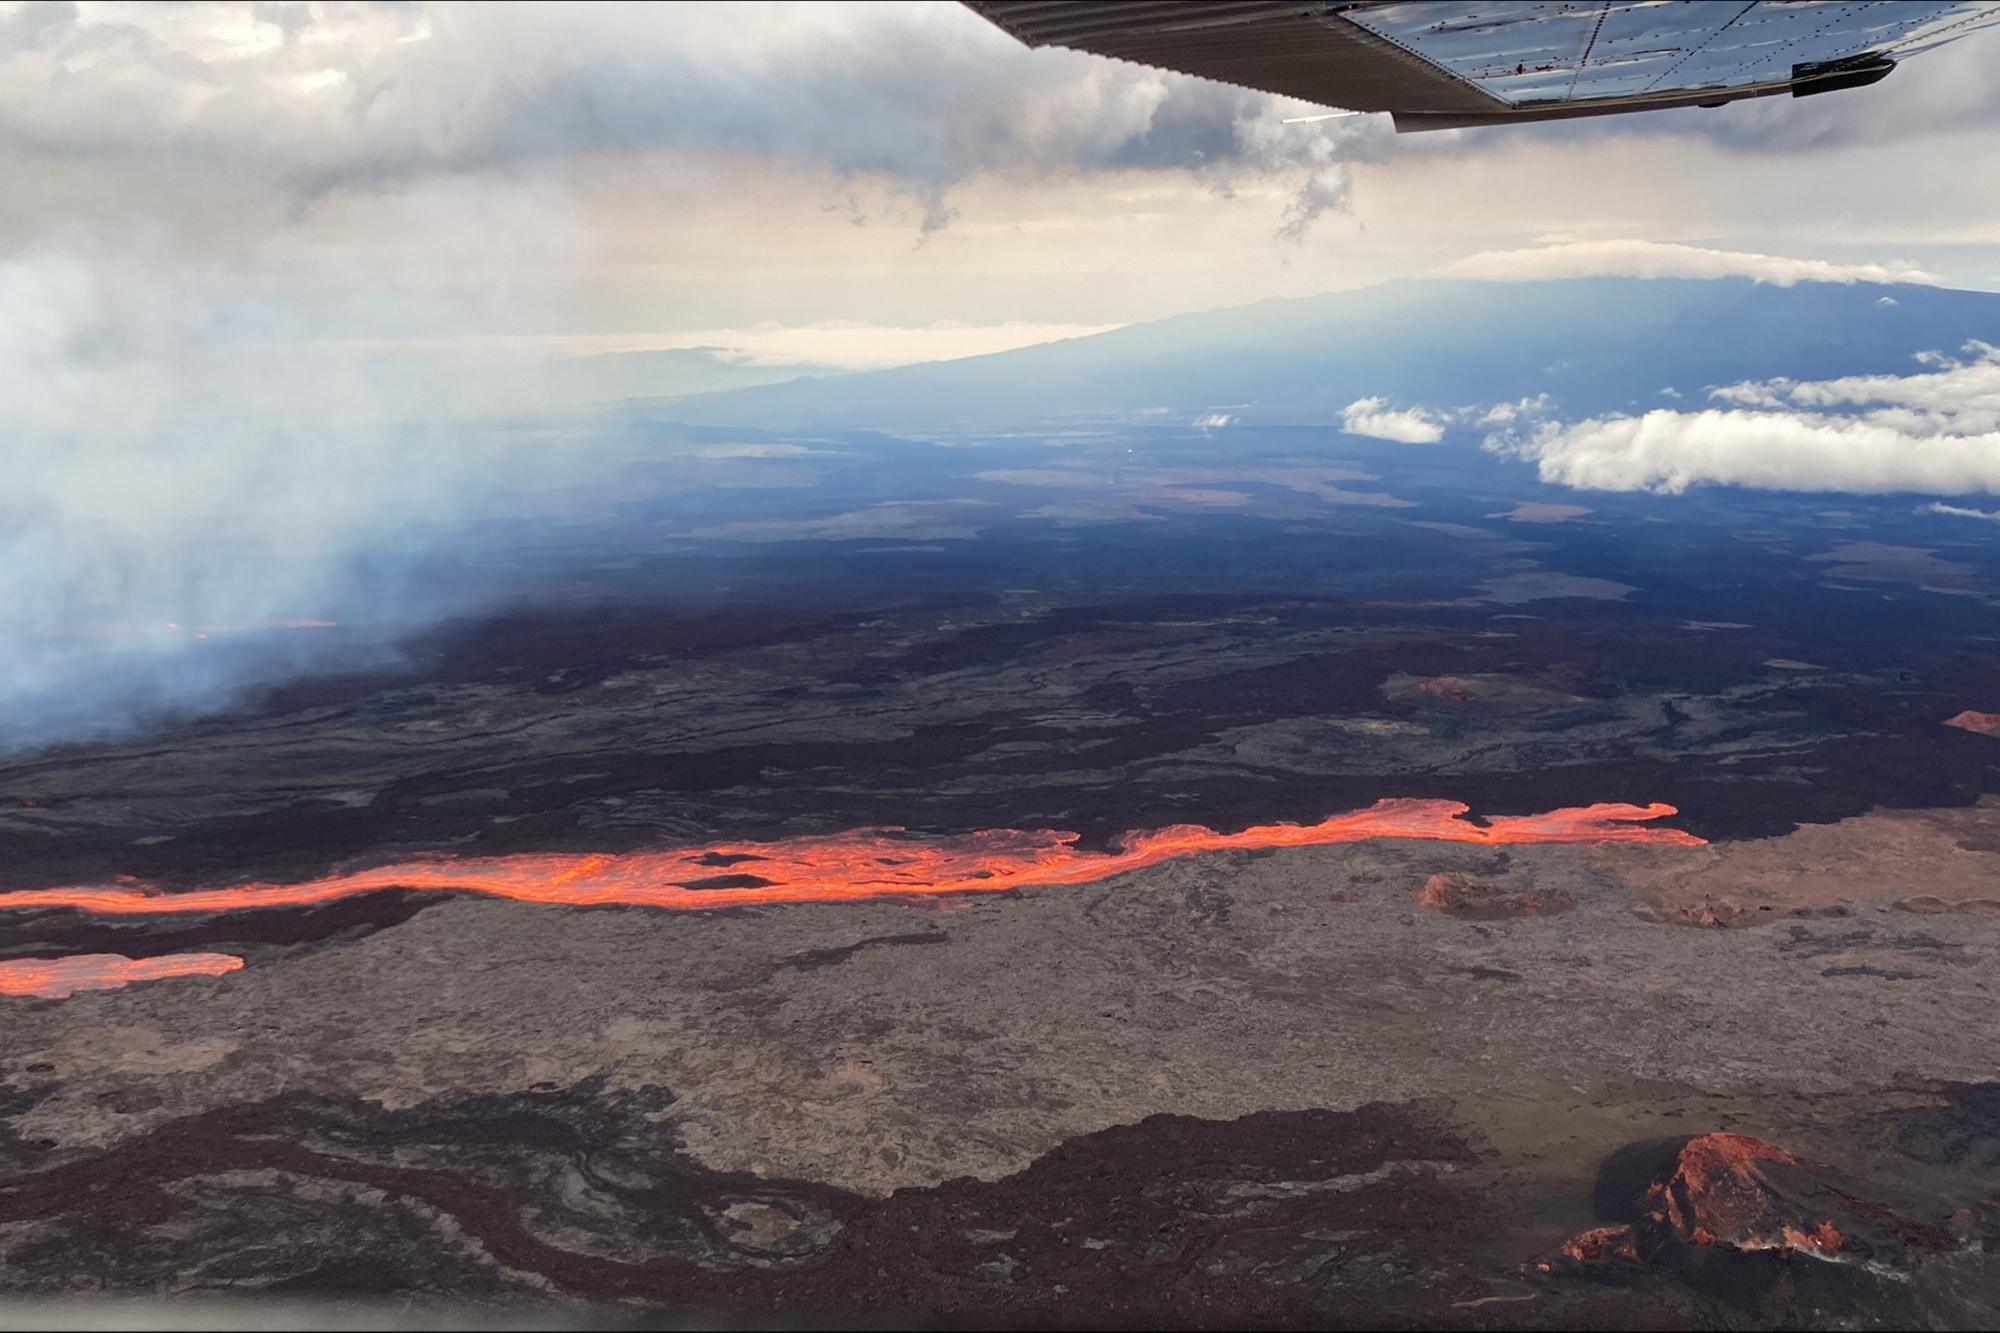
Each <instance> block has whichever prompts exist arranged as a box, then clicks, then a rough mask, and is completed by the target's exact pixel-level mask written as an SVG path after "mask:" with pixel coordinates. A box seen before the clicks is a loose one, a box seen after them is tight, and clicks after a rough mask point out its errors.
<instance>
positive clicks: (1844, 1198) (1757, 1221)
mask: <svg viewBox="0 0 2000 1333" xmlns="http://www.w3.org/2000/svg"><path fill="white" fill-rule="evenodd" d="M1594 1202H1595V1203H1596V1206H1597V1210H1598V1213H1599V1216H1601V1217H1604V1218H1605V1219H1606V1220H1607V1222H1609V1223H1610V1225H1606V1226H1602V1227H1595V1228H1592V1229H1591V1230H1589V1231H1585V1232H1582V1233H1580V1234H1578V1235H1576V1236H1574V1237H1572V1238H1571V1239H1570V1240H1568V1241H1567V1242H1565V1243H1564V1245H1563V1247H1562V1251H1561V1262H1564V1263H1566V1264H1568V1265H1573V1266H1581V1267H1583V1268H1604V1267H1607V1266H1633V1265H1647V1266H1650V1265H1662V1266H1666V1267H1670V1268H1676V1269H1681V1270H1686V1269H1688V1268H1689V1267H1690V1264H1691V1262H1692V1263H1694V1266H1696V1267H1699V1263H1698V1262H1695V1261H1698V1260H1699V1257H1700V1256H1699V1253H1698V1252H1701V1251H1714V1252H1722V1253H1727V1254H1734V1255H1775V1256H1776V1257H1778V1258H1780V1259H1783V1260H1786V1261H1789V1260H1791V1259H1792V1258H1794V1257H1795V1256H1796V1257H1803V1258H1810V1259H1816V1260H1832V1261H1843V1262H1850V1263H1861V1264H1867V1265H1870V1266H1874V1267H1878V1268H1879V1267H1881V1266H1884V1265H1886V1266H1889V1267H1893V1268H1903V1267H1908V1266H1909V1265H1910V1264H1911V1263H1912V1262H1913V1261H1914V1260H1915V1259H1917V1258H1919V1257H1921V1256H1923V1255H1925V1254H1938V1253H1944V1252H1947V1251H1952V1250H1957V1249H1961V1248H1964V1247H1965V1240H1964V1238H1963V1237H1960V1236H1956V1235H1954V1234H1953V1232H1952V1231H1951V1230H1948V1229H1947V1228H1945V1227H1942V1226H1934V1225H1932V1224H1930V1223H1927V1222H1922V1221H1914V1220H1911V1219H1909V1218H1906V1217H1902V1216H1899V1215H1898V1214H1897V1213H1896V1212H1894V1211H1893V1210H1892V1209H1890V1208H1888V1207H1886V1206H1884V1205H1883V1204H1881V1203H1878V1202H1875V1201H1873V1200H1870V1199H1866V1198H1862V1197H1860V1196H1859V1195H1857V1194H1856V1193H1854V1192H1853V1191H1852V1190H1851V1189H1850V1188H1845V1187H1843V1186H1842V1185H1841V1184H1839V1183H1837V1182H1836V1181H1835V1180H1834V1179H1833V1178H1832V1176H1831V1174H1830V1173H1828V1172H1826V1171H1824V1170H1823V1169H1821V1168H1819V1167H1816V1166H1813V1165H1812V1164H1810V1163H1808V1162H1806V1161H1804V1160H1803V1159H1801V1158H1799V1157H1796V1156H1794V1155H1793V1154H1792V1153H1789V1152H1787V1151H1786V1150H1784V1149H1783V1148H1780V1147H1778V1146H1776V1145H1775V1144H1771V1143H1766V1142H1764V1141H1763V1140H1762V1139H1754V1138H1750V1137H1748V1136H1746V1135H1742V1134H1722V1133H1718V1134H1701V1135H1697V1136H1695V1137H1693V1138H1689V1139H1670V1140H1664V1141H1657V1142H1651V1143H1641V1144H1635V1145H1633V1146H1632V1147H1629V1148H1625V1149H1622V1150H1620V1151H1619V1152H1617V1153H1614V1154H1612V1156H1611V1157H1610V1158H1609V1159H1607V1160H1606V1162H1605V1164H1604V1168H1603V1170H1602V1171H1601V1173H1600V1174H1599V1178H1598V1185H1597V1192H1596V1197H1595V1200H1594ZM1543 1267H1544V1270H1545V1271H1547V1270H1548V1269H1549V1268H1550V1267H1551V1266H1550V1265H1544V1266H1543Z"/></svg>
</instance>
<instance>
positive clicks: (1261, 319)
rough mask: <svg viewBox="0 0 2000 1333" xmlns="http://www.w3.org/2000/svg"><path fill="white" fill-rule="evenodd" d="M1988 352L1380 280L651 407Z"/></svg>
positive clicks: (981, 403)
mask: <svg viewBox="0 0 2000 1333" xmlns="http://www.w3.org/2000/svg"><path fill="white" fill-rule="evenodd" d="M1975 338H1976V339H1982V340H1985V341H1990V342H2000V294H1994V293H1990V292H1967V291H1954V290H1949V289H1944V288H1936V287H1921V286H1912V285H1907V284H1899V285H1894V286H1885V285H1878V284H1869V283H1853V284H1834V283H1800V284H1798V285H1797V286H1793V287H1774V286H1764V285H1759V284H1756V283H1753V282H1751V281H1750V280H1748V279H1743V278H1724V279H1676V278H1655V279H1642V278H1579V279H1569V280H1562V281H1549V282H1519V283H1498V282H1470V281H1408V282H1392V283H1387V284H1384V285H1382V286H1379V287H1372V288H1367V289H1365V290H1361V291H1353V292H1340V293H1335V294H1333V295H1327V296H1312V297H1304V298H1297V299H1276V300H1268V301H1260V302H1258V303H1256V304H1254V305H1247V306H1239V307H1236V308H1234V309H1228V310H1215V311H1208V312H1205V313H1202V314H1194V315H1181V316H1176V317H1175V318H1172V319H1164V320H1160V321H1158V322H1156V323H1151V324H1141V325H1135V326H1133V327H1130V328H1125V329H1119V330H1117V331H1115V332H1111V333H1102V334H1097V335H1095V336H1093V337H1088V338H1075V339H1070V340H1068V341H1065V342H1058V343H1045V344H1042V345H1040V346H1036V347H1027V348H1022V349H1019V350H1017V351H1011V352H1000V353H996V354H994V355H991V356H980V357H969V358H966V359H963V360H957V361H941V362H930V363H927V364H923V365H915V366H904V367H900V368H898V369H895V370H883V371H873V372H869V373H865V374H855V375H844V376H840V377H838V378H835V379H799V380H792V381H790V382H787V383H783V384H775V385H767V386H763V387H759V388H751V389H744V390H739V391H733V392H727V393H710V394H702V395H699V396H692V397H687V398H682V399H680V400H678V401H676V402H674V403H672V404H669V405H667V410H668V412H669V413H670V414H671V415H673V416H674V417H675V418H677V419H679V420H683V421H687V422H690V423H696V424H711V425H739V426H760V427H767V428H773V429H787V428H789V429H814V428H829V427H839V426H852V427H876V428H887V429H897V428H903V429H909V428H922V427H927V426H929V427H943V426H955V427H966V426H977V425H981V424H989V425H994V426H1019V425H1022V424H1026V423H1029V422H1033V421H1037V420H1043V421H1045V420H1048V419H1052V418H1063V417H1075V416H1093V417H1103V416H1110V415H1124V414H1134V413H1143V412H1148V411H1158V410H1161V409H1164V410H1165V411H1166V412H1168V413H1176V414H1198V413H1204V412H1212V411H1217V410H1229V411H1233V412H1235V413H1236V414H1237V415H1238V416H1239V417H1240V419H1242V420H1246V421H1252V422H1254V421H1260V420H1261V421H1326V420H1329V419H1330V418H1331V417H1332V416H1333V415H1334V414H1336V413H1338V411H1339V409H1340V408H1342V407H1344V406H1345V405H1347V404H1348V403H1351V402H1353V401H1354V400H1356V399H1357V398H1364V397H1375V396H1379V397H1385V398H1388V399H1390V400H1392V402H1395V403H1398V404H1411V403H1425V404H1430V405H1433V406H1455V405H1470V404H1484V403H1494V402H1500V401H1506V400H1510V399H1517V398H1522V397H1530V396H1533V395H1535V394H1538V393H1548V394H1550V395H1551V396H1552V397H1554V398H1555V399H1556V400H1557V402H1558V404H1559V405H1560V407H1561V409H1562V410H1563V411H1564V412H1565V413H1566V414H1571V415H1575V414H1580V413H1596V412H1608V411H1634V410H1643V409H1644V408H1648V407H1657V406H1662V405H1666V404H1667V403H1669V402H1670V401H1672V399H1671V398H1670V396H1663V395H1662V390H1665V389H1672V390H1675V391H1676V392H1678V393H1679V394H1680V395H1682V397H1681V399H1680V402H1681V403H1682V404H1683V405H1685V404H1687V403H1689V402H1692V401H1698V400H1699V399H1700V398H1701V396H1702V392H1703V390H1704V389H1706V388H1707V387H1709V386H1713V385H1720V384H1730V383H1735V382H1737V381H1739V380H1744V379H1764V378H1769V377H1772V376H1778V375H1788V376H1791V377H1793V378H1799V379H1807V378H1811V379H1819V378H1826V377H1829V376H1835V375H1846V374H1859V373H1892V374H1903V373H1908V372H1910V371H1912V370H1914V369H1916V368H1917V367H1916V366H1915V365H1914V364H1913V363H1912V361H1911V357H1912V356H1913V355H1914V354H1915V353H1917V352H1922V351H1927V350H1940V351H1945V352H1952V351H1955V350H1957V349H1958V348H1959V347H1960V346H1961V345H1962V344H1964V343H1965V342H1966V341H1967V340H1968V339H1975Z"/></svg>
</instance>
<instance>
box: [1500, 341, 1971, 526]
mask: <svg viewBox="0 0 2000 1333" xmlns="http://www.w3.org/2000/svg"><path fill="white" fill-rule="evenodd" d="M1929 359H1930V360H1931V361H1932V362H1933V363H1934V364H1935V365H1936V366H1937V368H1936V369H1934V370H1930V371H1927V372H1923V373H1919V374H1913V375H1901V376H1898V375H1858V376H1847V377H1843V378H1840V379H1832V380H1821V381H1805V382H1800V381H1795V380H1789V379H1780V380H1769V381H1764V382H1752V383H1743V384H1734V385H1729V386H1726V387H1724V388H1719V389H1716V390H1713V391H1712V392H1711V394H1710V397H1711V398H1712V399H1713V400H1714V401H1715V402H1718V403H1721V404H1725V406H1720V407H1710V408H1705V409H1701V410H1698V411H1674V410H1668V409H1660V410H1656V411H1651V412H1646V413H1643V414H1641V415H1638V416H1612V417H1597V418H1592V419H1589V420H1585V421H1579V422H1575V423H1572V424H1563V423H1560V422H1544V423H1542V424H1541V425H1539V426H1538V427H1536V428H1534V429H1533V430H1532V431H1530V432H1528V433H1526V434H1525V435H1519V436H1498V437H1495V438H1494V439H1493V440H1492V441H1490V442H1489V446H1488V447H1489V448H1495V449H1498V450H1500V451H1503V452H1509V453H1514V454H1517V455H1520V456H1523V457H1527V458H1531V459H1533V460H1534V461H1535V464H1536V466H1537V468H1538V469H1539V471H1540V474H1541V477H1542V479H1543V480H1544V481H1549V482H1555V483H1557V484H1560V485H1564V486H1574V487H1577V488H1579V489H1585V490H1606V491H1655V492H1659V493H1662V494H1669V495H1677V494H1680V493H1682V492H1684V491H1687V490H1688V489H1690V488H1691V487H1695V486H1700V485H1704V484H1711V485H1725V486H1747V487H1751V488H1755V489H1759V490H1773V491H1835V492H1849V493H1855V494H1884V493H1894V492H1905V491H1907V492H1913V493H1917V494H1925V495H1973V494H1996V493H2000V349H1996V348H1994V347H1992V346H1990V345H1988V344H1985V343H1978V342H1975V343H1971V344H1969V345H1968V346H1967V347H1966V348H1965V349H1964V354H1963V356H1962V358H1948V357H1944V356H1941V355H1934V356H1932V357H1931V358H1929Z"/></svg>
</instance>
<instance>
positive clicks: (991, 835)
mask: <svg viewBox="0 0 2000 1333" xmlns="http://www.w3.org/2000/svg"><path fill="white" fill-rule="evenodd" d="M1465 813H1466V807H1465V806H1463V805H1460V804H1459V803H1458V802H1456V801H1418V800H1394V801H1378V802H1376V803H1375V804H1374V805H1373V806H1371V807H1369V808H1368V809H1366V810H1357V811H1354V812H1352V813H1349V814H1344V815H1335V816H1333V817H1332V818H1330V819H1327V820H1324V821H1322V822H1321V823H1318V824H1303V825H1302V824H1264V825H1259V826H1257V827H1254V828H1247V829H1245V830H1243V831H1242V832H1241V833H1217V832H1216V831H1215V830H1214V829H1210V828H1204V827H1202V826H1201V825H1199V824H1176V825H1173V826H1172V827H1169V828H1163V829H1159V830H1156V831H1153V832H1150V833H1133V834H1128V835H1127V836H1126V837H1125V838H1124V840H1123V841H1122V843H1121V844H1120V846H1119V848H1118V850H1116V851H1112V852H1086V851H1080V850H1078V849H1077V847H1076V845H1075V844H1076V841H1077V835H1076V834H1074V833H1061V832H1057V831H1054V830H1050V829H1043V830H1038V831H1029V830H1018V829H988V830H986V831H983V832H979V833H972V834H968V835H965V836H962V837H955V838H938V839H928V840H918V839H914V838H909V837H905V836H900V832H901V831H900V830H897V829H864V830H858V831H856V832H852V833H837V834H831V835H826V836H821V837H806V838H788V839H785V840H783V841H779V842H764V843H756V842H747V843H716V844H710V845H708V846H705V847H684V848H679V849H675V850H670V851H649V852H631V853H628V854H626V855H623V856H600V855H587V854H578V853H563V854H525V855H518V856H496V857H483V858H468V859H465V860H457V861H451V860H432V861H406V862H403V863H400V864H397V865H386V866H377V867H375V868H373V869H369V870H360V871H355V872H352V873H349V874H340V875H329V876H326V877H325V878H323V879H315V880H307V881H305V882H304V883H300V884H243V885H238V886H235V887H233V888H226V889H201V890H195V891H192V892H187V893H164V892H161V891H160V890H158V889H156V888H154V887H152V886H149V885H145V884H140V883H137V882H133V881H126V882H122V883H118V884H112V885H96V886H77V887H72V888H60V889H28V890H16V891H13V892H6V893H0V909H4V908H51V907H62V908H73V909H79V910H82V911H86V912H98V913H106V914H114V915H162V914H167V913H183V912H243V911H254V910H256V909H259V908H270V907H303V906H310V905H312V904H316V903H324V902H331V901H332V900H334V899H336V898H345V897H348V896H350V895H353V894H358V893H371V892H374V891H376V890H380V889H397V888H400V889H453V890H459V891H463V892H468V893H489V894H493V895H494V896H496V897H501V898H514V899H518V900H520V901H522V902H536V903H561V904H567V905H571V906H590V905H600V904H613V903H615V904H626V905H632V906H640V907H660V908H667V909H670V910H675V911H706V910H710V909H714V908H720V907H748V906H758V905H765V904H773V903H805V902H854V901H857V900H860V899H865V898H881V897H889V896H902V895H910V894H926V895H930V894H961V893H993V892H997V891H999V890H1002V889H1011V888H1016V887H1020V886H1024V885H1033V884H1090V883H1095V882H1096V881H1098V880H1103V879H1109V878H1110V877H1111V876H1113V875H1120V874H1123V873H1125V872H1126V871H1129V870H1138V869H1140V868H1142V867H1145V866H1151V865H1158V864H1159V863H1160V862H1162V861H1169V860H1173V859H1175V858H1178V857H1183V856H1193V855H1196V854H1198V853H1202V852H1214V851H1228V850H1237V849H1245V850H1247V849H1255V848H1264V847H1316V846H1324V845H1327V844H1330V843H1345V842H1360V841H1362V840H1364V839H1367V838H1426V839H1434V840H1439V841H1445V842H1473V843H1536V842H1541V843H1604V842H1641V843H1664V844H1671V845H1681V846H1688V845H1695V844H1699V843H1700V842H1701V841H1702V839H1700V838H1697V837H1695V836H1694V835H1693V834H1690V833H1683V832H1681V831H1679V830H1678V829H1665V828H1648V827H1644V825H1645V824H1646V823H1647V822H1649V821H1651V820H1655V819H1660V818H1663V817H1665V816H1667V815H1671V814H1675V813H1676V811H1675V809H1674V807H1673V806H1671V805H1657V804H1656V805H1646V806H1639V805H1590V806H1584V807H1581V808H1576V809H1566V810H1552V811H1550V812H1549V813H1547V814H1543V815H1498V816H1495V817H1494V818H1492V819H1490V820H1488V821H1487V822H1486V824H1485V825H1483V826H1482V825H1479V824H1473V823H1469V822H1467V821H1466V820H1464V819H1462V818H1460V816H1462V815H1464V814H1465Z"/></svg>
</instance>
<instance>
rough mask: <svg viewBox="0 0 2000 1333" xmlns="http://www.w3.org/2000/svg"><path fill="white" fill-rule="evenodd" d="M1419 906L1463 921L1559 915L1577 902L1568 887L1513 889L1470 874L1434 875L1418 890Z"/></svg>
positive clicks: (1504, 919)
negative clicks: (1504, 887)
mask: <svg viewBox="0 0 2000 1333" xmlns="http://www.w3.org/2000/svg"><path fill="white" fill-rule="evenodd" d="M1416 897H1417V906H1419V907H1423V908H1428V909H1429V910H1430V911H1433V912H1441V913H1443V914H1444V915H1445V916H1449V917H1456V918H1457V919H1458V920H1460V921H1506V920H1510V919H1512V918H1514V917H1522V916H1557V915H1560V914H1561V913H1563V912H1567V911H1569V910H1570V909H1572V908H1574V907H1575V906H1576V898H1575V896H1574V895H1572V894H1571V893H1569V892H1568V891H1567V890H1564V889H1522V890H1509V889H1503V888H1500V887H1499V886H1498V885H1495V884H1489V883H1487V882H1486V881H1485V880H1481V879H1474V878H1473V877H1472V876H1470V875H1461V874H1456V873H1450V872H1447V873H1444V874H1438V875H1432V876H1431V877H1430V878H1429V879H1427V880H1425V881H1424V886H1423V887H1422V888H1421V889H1418V890H1417V894H1416Z"/></svg>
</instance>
